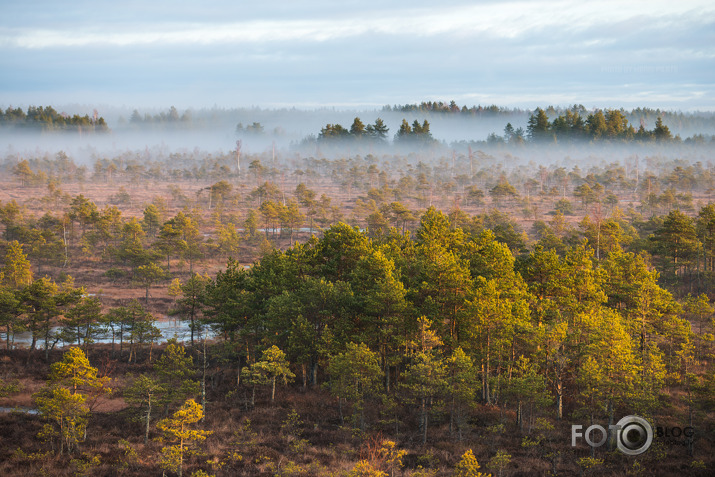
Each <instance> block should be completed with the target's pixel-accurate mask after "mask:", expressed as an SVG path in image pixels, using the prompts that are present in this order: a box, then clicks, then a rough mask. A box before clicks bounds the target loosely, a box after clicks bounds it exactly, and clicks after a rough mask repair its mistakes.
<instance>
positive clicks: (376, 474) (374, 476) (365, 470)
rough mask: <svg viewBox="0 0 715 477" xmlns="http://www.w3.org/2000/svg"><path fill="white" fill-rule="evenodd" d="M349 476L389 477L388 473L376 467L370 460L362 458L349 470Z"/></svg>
mask: <svg viewBox="0 0 715 477" xmlns="http://www.w3.org/2000/svg"><path fill="white" fill-rule="evenodd" d="M348 477H387V473H386V472H383V471H381V470H379V469H376V468H375V467H373V465H372V464H370V462H368V461H366V460H361V461H359V462H358V463H357V464H355V467H353V468H352V470H350V472H348Z"/></svg>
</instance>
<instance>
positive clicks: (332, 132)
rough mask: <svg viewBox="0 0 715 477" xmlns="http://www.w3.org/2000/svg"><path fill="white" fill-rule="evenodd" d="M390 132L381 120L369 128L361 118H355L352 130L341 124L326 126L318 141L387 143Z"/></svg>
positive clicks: (378, 119) (321, 131) (369, 125)
mask: <svg viewBox="0 0 715 477" xmlns="http://www.w3.org/2000/svg"><path fill="white" fill-rule="evenodd" d="M389 130H390V129H389V128H388V127H387V126H386V125H385V122H384V121H383V120H382V119H381V118H377V119H376V120H375V123H374V124H368V125H367V126H365V124H364V123H363V122H362V120H361V119H360V118H355V119H354V120H353V123H352V125H351V126H350V129H345V128H344V127H343V126H342V125H341V124H326V125H325V127H324V128H322V129H321V130H320V134H318V141H320V142H330V141H335V140H355V141H359V140H368V141H375V142H385V141H386V139H387V133H388V131H389Z"/></svg>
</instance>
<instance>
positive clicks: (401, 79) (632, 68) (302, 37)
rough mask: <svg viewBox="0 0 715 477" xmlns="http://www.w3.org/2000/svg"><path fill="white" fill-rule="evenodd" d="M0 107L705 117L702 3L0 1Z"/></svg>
mask: <svg viewBox="0 0 715 477" xmlns="http://www.w3.org/2000/svg"><path fill="white" fill-rule="evenodd" d="M0 71H2V74H0V107H3V108H5V107H7V106H9V105H12V106H21V107H26V106H28V105H41V104H52V105H63V104H82V105H92V106H93V107H97V106H100V105H112V106H125V107H131V108H133V107H137V108H139V107H168V106H171V105H174V106H176V107H177V108H180V109H181V108H190V107H194V108H198V107H212V106H219V107H225V108H233V107H250V106H259V107H264V108H282V107H296V108H319V107H335V108H371V107H380V106H383V105H386V104H406V103H415V102H421V101H427V100H433V101H450V100H455V101H456V102H457V103H458V104H460V105H462V104H466V105H468V106H471V105H478V104H482V105H490V104H497V105H500V106H506V107H520V108H533V107H536V106H542V107H544V106H547V105H556V106H567V105H570V104H576V103H579V104H583V105H585V106H586V107H588V108H591V107H625V108H631V107H636V106H648V107H660V108H664V109H672V110H682V111H692V110H715V2H712V0H710V1H687V0H686V1H678V2H673V1H672V0H668V1H661V0H649V1H629V2H623V1H621V0H618V1H591V2H580V1H573V2H569V1H550V0H549V1H545V0H544V1H542V0H536V1H528V2H526V1H450V0H446V1H440V2H436V1H434V0H431V1H422V0H411V1H403V0H398V1H385V2H366V1H364V0H361V1H353V0H343V1H335V0H330V1H324V0H301V1H295V0H289V1H273V0H264V1H258V2H256V1H253V2H247V1H243V0H241V1H238V0H220V1H202V2H199V1H193V2H188V1H181V0H171V1H166V0H151V1H147V0H142V1H135V0H123V1H122V2H116V1H113V2H106V1H101V0H92V1H85V0H73V1H64V0H37V1H35V0H28V1H26V2H18V1H16V0H14V1H10V0H0Z"/></svg>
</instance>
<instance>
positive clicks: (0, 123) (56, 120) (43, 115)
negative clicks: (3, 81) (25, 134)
mask: <svg viewBox="0 0 715 477" xmlns="http://www.w3.org/2000/svg"><path fill="white" fill-rule="evenodd" d="M0 127H14V128H27V129H40V130H43V131H69V130H74V131H82V132H91V131H97V132H105V131H108V130H109V127H108V126H107V123H106V122H105V121H104V118H103V117H100V116H98V114H97V110H94V115H93V116H92V117H90V116H89V115H87V114H85V115H84V116H80V115H78V114H75V115H73V116H70V115H68V114H66V113H58V112H57V111H56V110H55V109H54V108H53V107H52V106H44V107H43V106H29V107H28V108H27V112H25V111H23V110H22V108H12V107H8V108H7V109H6V110H5V111H3V110H2V109H0Z"/></svg>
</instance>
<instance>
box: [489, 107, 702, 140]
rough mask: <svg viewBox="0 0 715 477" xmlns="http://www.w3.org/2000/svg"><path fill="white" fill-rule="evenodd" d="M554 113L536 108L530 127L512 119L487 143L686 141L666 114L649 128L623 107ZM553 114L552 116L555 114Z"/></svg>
mask: <svg viewBox="0 0 715 477" xmlns="http://www.w3.org/2000/svg"><path fill="white" fill-rule="evenodd" d="M551 111H552V113H553V115H555V116H556V117H554V119H553V121H550V120H549V115H548V114H547V112H546V111H544V110H543V109H541V108H536V110H535V111H534V113H533V114H531V115H530V116H529V120H528V122H527V128H526V130H524V129H523V128H521V127H520V128H517V129H515V128H514V127H513V126H512V124H511V123H507V125H506V126H505V127H504V135H503V136H499V135H497V134H495V133H492V134H490V135H489V137H487V143H488V144H498V143H508V144H524V143H525V142H526V141H529V142H532V143H542V144H543V143H551V144H555V143H566V144H568V143H574V142H580V141H585V142H588V141H592V142H596V143H599V142H611V143H658V144H663V143H673V142H676V143H679V142H683V140H682V138H681V137H680V135H675V136H673V134H672V133H671V132H670V128H669V127H668V126H666V125H665V123H664V122H663V116H657V117H656V118H655V125H654V127H653V129H646V126H645V125H646V122H645V120H643V118H641V120H640V125H639V126H638V129H636V128H635V126H633V124H631V123H630V122H629V120H628V115H627V113H626V112H625V111H623V110H622V109H606V110H601V109H598V110H596V111H594V112H591V113H588V112H587V111H585V109H584V108H583V107H582V106H580V107H574V108H573V109H567V110H566V111H565V112H564V113H562V114H561V113H558V112H557V111H556V110H554V109H553V108H551ZM552 117H553V116H552ZM684 142H685V143H693V144H702V143H705V142H706V137H705V136H703V135H702V134H694V135H693V136H691V137H689V138H687V139H685V141H684Z"/></svg>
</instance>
